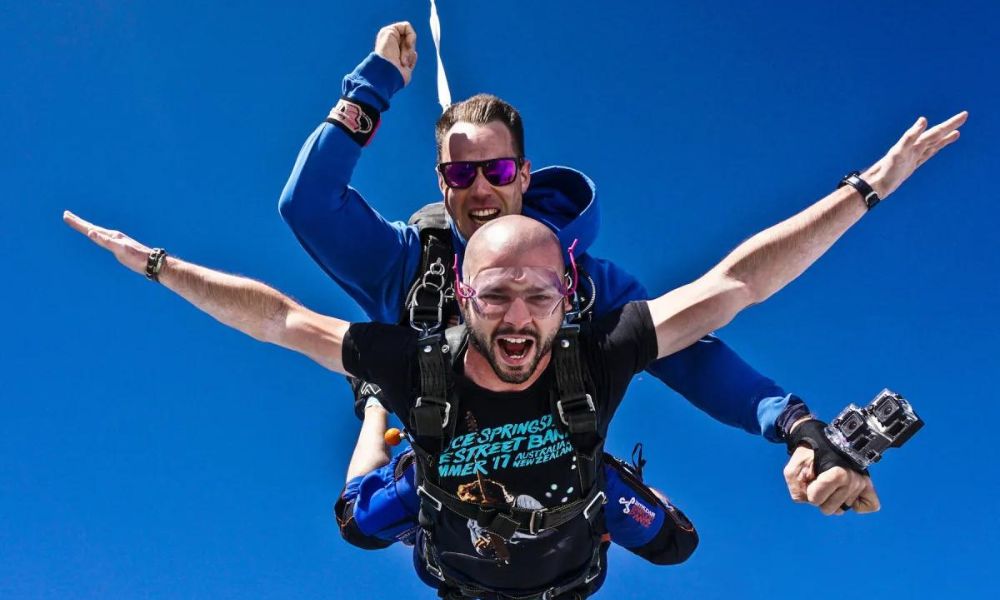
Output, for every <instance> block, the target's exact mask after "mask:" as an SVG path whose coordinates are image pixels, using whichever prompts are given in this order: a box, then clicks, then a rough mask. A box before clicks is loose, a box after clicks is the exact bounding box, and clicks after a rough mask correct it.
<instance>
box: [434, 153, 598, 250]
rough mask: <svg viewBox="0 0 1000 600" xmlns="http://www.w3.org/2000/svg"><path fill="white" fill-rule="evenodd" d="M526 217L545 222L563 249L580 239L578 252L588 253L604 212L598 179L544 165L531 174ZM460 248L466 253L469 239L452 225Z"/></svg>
mask: <svg viewBox="0 0 1000 600" xmlns="http://www.w3.org/2000/svg"><path fill="white" fill-rule="evenodd" d="M521 212H522V213H523V214H524V216H526V217H531V218H532V219H535V220H537V221H541V222H542V223H545V224H546V225H548V226H549V228H550V229H552V230H553V231H555V232H556V235H557V236H559V242H560V244H562V247H563V252H564V253H565V251H566V249H567V248H569V245H570V244H572V243H573V240H574V239H575V240H579V242H578V243H577V246H576V251H575V254H576V256H580V255H582V254H584V253H586V252H587V249H588V248H590V245H591V244H593V243H594V240H595V239H597V232H598V229H599V227H600V222H601V213H600V209H599V208H598V204H597V187H596V186H595V185H594V182H593V181H592V180H591V179H590V178H589V177H587V176H586V175H584V174H583V173H581V172H580V171H577V170H576V169H571V168H569V167H560V166H553V167H543V168H541V169H538V170H537V171H534V172H532V173H531V183H530V184H529V185H528V191H527V192H525V193H524V206H523V208H522V211H521ZM451 231H452V234H453V236H454V239H455V242H456V246H458V247H457V248H456V250H458V251H459V252H460V255H464V254H465V242H466V240H465V238H464V237H462V235H461V234H460V233H459V232H458V229H457V228H456V227H455V224H454V223H452V224H451Z"/></svg>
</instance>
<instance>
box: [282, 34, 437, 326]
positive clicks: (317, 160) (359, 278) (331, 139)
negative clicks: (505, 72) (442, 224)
mask: <svg viewBox="0 0 1000 600" xmlns="http://www.w3.org/2000/svg"><path fill="white" fill-rule="evenodd" d="M402 87H403V80H402V76H401V75H400V74H399V71H398V70H396V67H394V66H393V65H392V64H391V63H389V62H388V61H386V60H385V59H383V58H381V57H379V56H376V55H374V54H372V55H369V56H368V58H366V59H365V60H364V61H363V62H362V63H361V64H360V65H359V66H358V67H357V68H356V69H355V70H354V71H353V72H352V73H351V74H349V75H348V76H347V77H345V78H344V85H343V92H344V96H345V97H347V98H351V99H356V100H359V101H361V102H365V103H367V104H369V105H370V106H373V107H375V108H376V109H378V110H379V111H384V110H387V109H388V107H389V98H390V97H391V96H392V94H393V93H394V92H396V91H397V90H399V89H400V88H402ZM360 156H361V147H360V146H359V145H358V144H357V143H356V142H355V141H354V140H353V139H351V137H350V136H348V135H347V134H346V133H345V132H343V131H342V130H340V129H339V128H338V127H336V126H334V125H330V124H328V123H324V124H322V125H320V126H319V127H318V128H317V129H316V130H315V131H314V132H313V134H312V135H310V136H309V139H307V140H306V143H305V145H304V146H303V147H302V150H301V151H300V152H299V156H298V159H297V160H296V161H295V167H294V168H293V169H292V174H291V176H290V177H289V179H288V183H287V184H285V189H284V190H283V191H282V193H281V199H280V200H279V202H278V210H279V212H280V213H281V216H282V218H283V219H284V220H285V222H286V223H287V224H288V226H289V227H290V228H291V229H292V232H293V233H294V234H295V237H296V238H298V240H299V243H300V244H302V247H303V248H304V249H305V250H306V252H308V253H309V255H310V256H311V257H312V258H313V260H314V261H316V263H317V264H318V265H319V266H320V267H322V269H323V270H324V271H325V272H326V273H327V275H329V276H330V277H331V278H332V279H333V280H334V281H336V282H337V283H338V284H340V286H341V287H343V288H344V290H345V291H346V292H347V293H348V294H349V295H350V296H351V298H353V299H354V300H355V301H356V302H357V303H358V304H359V305H360V306H361V308H362V309H363V310H364V311H365V313H366V314H367V315H368V316H369V318H371V319H372V320H375V321H380V322H383V323H392V322H396V321H397V320H398V319H399V310H400V309H399V307H400V306H402V304H403V300H404V298H403V296H404V294H405V288H406V286H407V285H408V284H409V282H410V279H412V277H413V275H414V274H415V273H416V269H417V267H418V264H419V260H420V238H419V235H418V233H417V231H416V229H415V228H413V227H408V226H407V225H405V224H404V223H401V222H392V223H390V222H389V221H387V220H385V219H384V218H382V216H381V215H380V214H379V213H378V212H377V211H376V210H375V209H373V208H372V207H371V206H370V205H369V204H368V203H367V202H366V201H365V199H364V198H363V197H362V196H361V194H359V193H358V192H357V190H355V189H353V188H351V187H350V186H349V185H348V184H349V183H350V179H351V174H352V173H353V172H354V167H355V165H356V164H357V161H358V158H359V157H360Z"/></svg>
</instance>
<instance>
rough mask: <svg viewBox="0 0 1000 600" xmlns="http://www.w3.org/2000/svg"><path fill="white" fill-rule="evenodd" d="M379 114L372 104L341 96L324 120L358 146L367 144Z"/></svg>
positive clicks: (378, 119)
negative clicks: (337, 128)
mask: <svg viewBox="0 0 1000 600" xmlns="http://www.w3.org/2000/svg"><path fill="white" fill-rule="evenodd" d="M381 118H382V117H381V114H380V113H379V112H378V110H376V109H375V107H374V106H371V105H370V104H365V103H364V102H359V101H357V100H354V99H350V98H341V99H340V101H339V102H337V105H336V106H334V107H333V108H332V109H331V110H330V115H329V116H328V117H327V118H326V122H327V123H330V124H332V125H336V126H337V127H339V128H340V129H341V130H343V131H344V133H346V134H347V135H349V136H351V139H353V140H354V141H355V142H357V143H358V145H359V146H367V145H368V142H370V141H371V139H372V136H374V135H375V130H376V129H378V125H379V122H380V121H381Z"/></svg>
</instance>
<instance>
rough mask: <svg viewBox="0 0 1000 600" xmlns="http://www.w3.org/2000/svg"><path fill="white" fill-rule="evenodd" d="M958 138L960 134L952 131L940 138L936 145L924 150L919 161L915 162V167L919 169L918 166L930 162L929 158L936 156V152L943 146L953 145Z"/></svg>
mask: <svg viewBox="0 0 1000 600" xmlns="http://www.w3.org/2000/svg"><path fill="white" fill-rule="evenodd" d="M960 136H961V134H960V133H959V132H958V131H952V132H951V133H949V134H948V135H946V136H945V137H944V138H942V139H941V140H939V141H938V142H937V143H935V144H934V145H933V146H931V147H929V148H927V149H926V150H924V153H923V154H922V155H921V156H920V160H919V161H917V166H918V167H919V166H920V165H922V164H924V163H925V162H927V161H928V160H930V158H931V157H932V156H934V155H935V154H937V153H938V151H939V150H941V148H944V147H945V146H947V145H949V144H953V143H955V141H956V140H958V138H959V137H960Z"/></svg>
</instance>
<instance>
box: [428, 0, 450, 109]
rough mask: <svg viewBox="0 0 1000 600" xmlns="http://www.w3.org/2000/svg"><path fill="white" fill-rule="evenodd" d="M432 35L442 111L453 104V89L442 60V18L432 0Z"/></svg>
mask: <svg viewBox="0 0 1000 600" xmlns="http://www.w3.org/2000/svg"><path fill="white" fill-rule="evenodd" d="M431 37H432V38H434V50H435V52H437V67H438V68H437V88H438V103H439V104H440V105H441V110H442V112H443V111H444V110H446V109H447V108H448V107H449V106H451V90H450V89H448V76H447V75H445V72H444V63H443V62H441V20H440V19H438V10H437V4H435V3H434V0H431Z"/></svg>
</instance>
